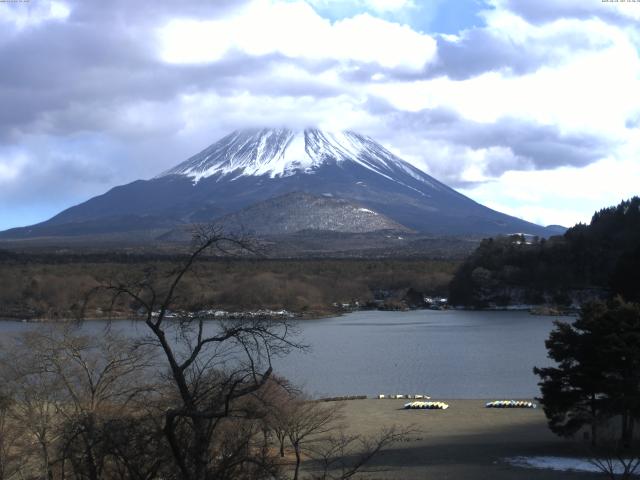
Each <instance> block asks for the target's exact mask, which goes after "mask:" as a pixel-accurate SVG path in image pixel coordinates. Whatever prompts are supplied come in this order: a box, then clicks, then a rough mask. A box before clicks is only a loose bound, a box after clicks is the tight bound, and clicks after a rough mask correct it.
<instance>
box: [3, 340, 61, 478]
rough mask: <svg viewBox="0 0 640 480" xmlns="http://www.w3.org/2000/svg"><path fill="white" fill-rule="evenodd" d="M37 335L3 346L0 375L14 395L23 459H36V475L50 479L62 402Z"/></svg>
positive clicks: (13, 410)
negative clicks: (37, 472)
mask: <svg viewBox="0 0 640 480" xmlns="http://www.w3.org/2000/svg"><path fill="white" fill-rule="evenodd" d="M37 338H38V337H37V335H34V334H31V333H28V334H25V335H23V336H22V337H20V338H19V339H17V342H16V343H15V344H14V345H12V346H10V347H6V348H4V349H3V355H2V358H0V375H1V376H2V380H3V383H4V386H5V388H6V390H7V391H9V392H11V394H12V397H13V405H12V409H11V415H12V416H13V418H14V420H15V421H16V422H18V423H19V424H20V425H22V427H23V429H24V436H23V441H24V443H25V444H24V448H23V449H22V450H23V452H22V453H23V454H24V455H25V457H26V458H29V457H30V458H29V459H33V458H37V462H36V463H39V465H40V468H39V470H40V475H39V476H40V477H41V478H47V479H49V480H51V479H53V477H54V465H55V463H56V451H55V450H56V447H55V445H56V442H57V440H58V438H59V430H58V428H57V426H58V423H59V422H58V417H57V412H58V409H59V407H60V405H61V404H62V403H61V399H62V395H61V391H62V388H61V387H62V386H61V383H60V381H59V379H58V378H57V377H56V376H55V375H54V374H52V373H51V372H49V371H47V369H46V368H45V366H44V361H43V359H42V357H41V353H42V352H41V349H40V344H39V342H38V341H37ZM36 452H37V454H36Z"/></svg>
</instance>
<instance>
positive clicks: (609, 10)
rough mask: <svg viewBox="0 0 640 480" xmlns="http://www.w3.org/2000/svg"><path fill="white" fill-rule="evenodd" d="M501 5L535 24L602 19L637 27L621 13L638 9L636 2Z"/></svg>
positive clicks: (519, 1)
mask: <svg viewBox="0 0 640 480" xmlns="http://www.w3.org/2000/svg"><path fill="white" fill-rule="evenodd" d="M500 4H501V6H502V7H504V8H506V9H508V10H510V11H512V12H513V13H515V14H517V15H519V16H521V17H522V18H524V19H525V20H527V21H529V22H531V23H535V24H542V23H547V22H552V21H555V20H558V19H561V18H575V19H579V20H587V19H590V18H600V19H601V20H604V21H605V22H607V23H611V24H614V25H621V26H632V25H634V24H635V25H637V21H636V20H633V19H632V18H631V17H629V16H627V15H625V14H624V13H623V12H622V11H621V9H624V8H637V4H635V3H634V2H628V4H626V5H625V2H620V3H619V2H606V1H601V0H596V1H582V0H571V1H558V0H535V1H523V0H501V2H500ZM619 7H620V8H619Z"/></svg>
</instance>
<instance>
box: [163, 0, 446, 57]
mask: <svg viewBox="0 0 640 480" xmlns="http://www.w3.org/2000/svg"><path fill="white" fill-rule="evenodd" d="M158 35H159V38H160V44H161V51H160V56H161V58H162V59H163V60H164V61H166V62H168V63H207V62H215V61H217V60H220V59H221V58H223V57H224V56H225V55H226V54H228V53H229V52H232V51H234V50H237V51H241V52H244V53H247V54H249V55H253V56H263V55H268V54H282V55H285V56H287V57H291V58H299V59H310V60H350V61H357V62H363V63H377V64H379V65H381V66H383V67H388V68H394V67H398V66H403V67H410V68H414V69H420V68H422V67H423V66H424V64H425V63H427V62H428V61H430V60H432V59H433V57H434V55H435V49H436V46H435V40H434V39H433V38H432V37H430V36H428V35H424V34H421V33H418V32H415V31H414V30H412V29H411V28H410V27H408V26H406V25H399V24H396V23H392V22H388V21H385V20H381V19H379V18H375V17H372V16H370V15H368V14H360V15H357V16H355V17H352V18H346V19H344V20H340V21H337V22H334V23H331V22H330V21H329V20H326V19H324V18H322V17H321V16H319V15H318V14H317V13H316V11H315V10H314V9H313V8H312V7H311V6H310V5H309V4H307V3H305V2H302V1H296V2H283V1H277V0H255V1H254V2H252V3H250V4H249V5H248V6H247V7H246V8H244V9H243V10H242V11H240V12H239V13H237V14H235V15H234V16H233V17H232V18H228V19H225V20H195V19H175V20H172V21H170V22H169V23H168V24H166V25H164V26H163V27H161V28H160V29H159V32H158Z"/></svg>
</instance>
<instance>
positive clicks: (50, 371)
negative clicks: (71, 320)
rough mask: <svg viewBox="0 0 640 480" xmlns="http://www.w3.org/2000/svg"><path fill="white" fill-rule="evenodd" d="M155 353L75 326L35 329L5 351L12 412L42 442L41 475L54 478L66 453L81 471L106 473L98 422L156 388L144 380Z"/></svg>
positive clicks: (82, 474) (93, 475)
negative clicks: (78, 330)
mask: <svg viewBox="0 0 640 480" xmlns="http://www.w3.org/2000/svg"><path fill="white" fill-rule="evenodd" d="M149 358H150V355H149V349H148V348H144V347H141V346H139V345H134V344H133V343H132V342H130V341H128V340H126V339H125V338H123V337H121V336H118V335H115V334H113V333H110V332H106V333H105V334H104V335H102V336H101V337H99V338H97V337H90V336H86V335H78V334H76V333H75V332H74V331H73V330H71V329H68V328H60V329H50V330H49V331H44V332H28V333H26V334H24V335H22V336H21V337H20V338H18V339H17V342H16V343H15V344H14V345H13V346H12V347H10V348H8V349H7V350H6V351H5V353H4V355H3V357H2V359H1V362H0V363H1V366H2V369H1V372H2V377H3V378H4V380H5V385H6V388H8V389H9V390H10V391H11V392H12V394H13V396H14V398H15V402H14V405H13V408H12V414H13V416H14V417H15V419H16V421H17V422H19V423H20V424H21V425H23V426H24V428H25V430H26V431H27V432H28V433H29V435H28V437H30V438H33V439H34V441H35V443H36V445H37V446H38V449H37V450H38V451H39V452H40V463H41V464H42V477H44V478H48V479H53V478H54V468H55V466H56V465H57V464H60V470H61V472H62V474H63V475H64V473H65V462H66V461H67V460H68V461H70V463H71V464H72V465H73V472H74V474H75V475H76V476H79V477H87V478H91V479H94V480H95V479H97V478H99V477H100V476H101V471H102V469H103V465H104V459H105V453H104V451H102V450H101V437H100V435H99V423H100V422H101V421H102V417H104V416H108V415H110V414H111V412H117V414H119V415H120V414H124V413H126V408H127V405H128V403H129V401H130V400H131V399H132V398H135V397H137V396H138V395H139V393H140V392H142V391H144V390H145V389H147V388H149V386H148V385H146V384H145V383H144V382H141V379H143V378H144V375H141V373H142V371H143V369H144V367H145V366H146V365H147V362H148V359H149ZM24 450H25V451H29V450H33V449H28V448H25V449H24Z"/></svg>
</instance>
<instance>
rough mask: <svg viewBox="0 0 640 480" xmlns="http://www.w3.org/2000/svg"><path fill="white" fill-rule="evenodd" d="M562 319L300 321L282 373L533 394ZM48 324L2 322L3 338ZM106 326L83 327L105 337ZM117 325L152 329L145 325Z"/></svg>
mask: <svg viewBox="0 0 640 480" xmlns="http://www.w3.org/2000/svg"><path fill="white" fill-rule="evenodd" d="M553 320H555V317H541V316H532V315H529V314H528V313H526V312H468V311H457V310H447V311H433V310H418V311H411V312H379V311H371V312H356V313H351V314H349V315H345V316H343V317H336V318H327V319H321V320H309V321H305V322H302V323H301V324H300V330H301V337H300V338H299V339H298V340H299V342H300V343H303V344H306V345H310V346H311V349H310V351H309V352H305V353H303V352H294V353H292V354H291V355H289V356H287V357H285V358H282V359H277V360H276V362H275V369H276V371H277V372H278V373H279V374H281V375H283V376H285V377H287V378H289V379H291V380H293V381H294V382H296V383H297V384H299V385H301V386H303V387H304V388H305V389H306V390H307V391H308V392H309V393H311V394H312V395H314V396H338V395H373V394H377V393H426V394H429V395H431V396H433V397H434V398H435V397H437V398H530V397H534V396H536V395H538V387H537V385H536V383H537V377H536V376H534V375H533V372H532V369H533V367H534V366H545V365H549V364H550V362H551V361H550V360H549V359H547V358H546V350H545V347H544V340H545V339H546V338H547V336H548V335H549V331H550V330H551V328H552V327H553ZM43 325H44V324H34V323H20V322H0V336H2V337H5V338H6V336H7V335H11V334H16V333H19V332H21V331H25V330H31V329H34V328H46V326H45V327H43ZM104 326H105V323H104V322H99V321H88V322H85V324H84V325H83V331H85V332H87V333H92V334H100V333H101V332H102V331H103V329H104ZM111 328H113V329H114V330H118V331H121V332H125V333H126V334H127V335H131V336H140V335H143V334H146V327H145V326H144V325H143V324H140V323H134V322H130V321H117V322H112V323H111Z"/></svg>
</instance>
